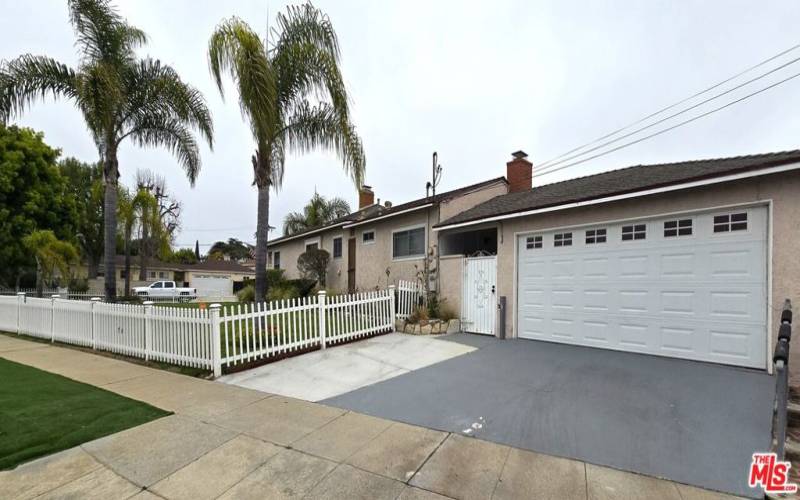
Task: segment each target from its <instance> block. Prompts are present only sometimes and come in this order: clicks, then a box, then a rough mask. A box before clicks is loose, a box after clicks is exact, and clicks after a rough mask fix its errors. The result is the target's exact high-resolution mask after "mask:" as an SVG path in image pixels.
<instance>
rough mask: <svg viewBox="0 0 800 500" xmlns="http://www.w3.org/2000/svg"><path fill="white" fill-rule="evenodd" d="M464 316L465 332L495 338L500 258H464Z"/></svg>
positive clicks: (463, 327)
mask: <svg viewBox="0 0 800 500" xmlns="http://www.w3.org/2000/svg"><path fill="white" fill-rule="evenodd" d="M463 283H464V288H463V291H462V301H461V317H462V318H463V325H462V329H463V330H464V331H465V332H471V333H482V334H484V335H494V329H495V327H494V325H495V317H496V311H497V256H494V255H492V256H488V257H468V258H466V259H464V281H463Z"/></svg>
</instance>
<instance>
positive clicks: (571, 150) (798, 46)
mask: <svg viewBox="0 0 800 500" xmlns="http://www.w3.org/2000/svg"><path fill="white" fill-rule="evenodd" d="M798 48H800V44H798V45H795V46H793V47H790V48H788V49H786V50H784V51H782V52H780V53H778V54H776V55H774V56H772V57H769V58H767V59H765V60H763V61H761V62H759V63H758V64H755V65H753V66H750V67H749V68H747V69H745V70H743V71H740V72H739V73H737V74H735V75H733V76H731V77H729V78H726V79H725V80H722V81H721V82H718V83H715V84H714V85H712V86H710V87H708V88H706V89H703V90H701V91H700V92H696V93H695V94H693V95H691V96H689V97H687V98H685V99H682V100H680V101H678V102H676V103H673V104H670V105H669V106H667V107H665V108H661V109H659V110H658V111H656V112H654V113H651V114H649V115H647V116H645V117H644V118H641V119H639V120H637V121H635V122H633V123H630V124H628V125H625V126H624V127H622V128H618V129H617V130H614V131H613V132H610V133H608V134H606V135H603V136H601V137H598V138H597V139H594V140H592V141H590V142H587V143H585V144H582V145H580V146H578V147H576V148H573V149H570V150H569V151H567V152H565V153H562V154H560V155H558V156H556V157H554V158H551V159H549V160H547V161H545V162H543V163H541V164H540V165H539V167H547V166H550V164H551V163H553V162H555V161H556V160H559V159H561V158H563V157H564V156H567V155H570V154H572V153H574V152H576V151H580V150H581V149H584V148H585V147H587V146H591V145H593V144H596V143H597V142H600V141H602V140H605V139H608V138H609V137H612V136H614V135H616V134H618V133H620V132H623V131H625V130H628V129H629V128H631V127H635V126H636V125H638V124H640V123H642V122H645V121H647V120H649V119H650V118H653V117H655V116H657V115H660V114H661V113H663V112H665V111H669V110H670V109H672V108H674V107H676V106H680V105H681V104H683V103H685V102H687V101H690V100H692V99H694V98H695V97H699V96H701V95H703V94H705V93H706V92H710V91H712V90H714V89H715V88H718V87H720V86H722V85H725V84H726V83H728V82H730V81H732V80H735V79H736V78H738V77H740V76H742V75H744V74H746V73H749V72H750V71H752V70H754V69H756V68H759V67H761V66H763V65H765V64H767V63H769V62H772V61H774V60H775V59H778V58H779V57H781V56H783V55H786V54H788V53H789V52H792V51H794V50H797V49H798Z"/></svg>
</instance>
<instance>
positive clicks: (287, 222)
mask: <svg viewBox="0 0 800 500" xmlns="http://www.w3.org/2000/svg"><path fill="white" fill-rule="evenodd" d="M306 229H308V224H307V223H306V216H305V215H304V214H301V213H299V212H290V213H288V214H286V217H284V219H283V234H284V235H290V234H295V233H299V232H301V231H305V230H306Z"/></svg>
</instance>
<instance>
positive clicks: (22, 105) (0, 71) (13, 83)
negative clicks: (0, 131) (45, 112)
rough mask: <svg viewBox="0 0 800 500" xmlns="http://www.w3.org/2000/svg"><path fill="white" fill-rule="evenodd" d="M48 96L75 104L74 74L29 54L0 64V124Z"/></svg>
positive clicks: (48, 58)
mask: <svg viewBox="0 0 800 500" xmlns="http://www.w3.org/2000/svg"><path fill="white" fill-rule="evenodd" d="M48 94H50V95H52V96H53V97H54V98H56V97H59V96H63V97H67V98H68V99H73V100H76V101H77V100H78V99H79V90H78V84H77V80H76V77H75V71H74V70H73V69H72V68H70V67H68V66H67V65H66V64H63V63H60V62H58V61H56V60H55V59H52V58H50V57H44V56H33V55H30V54H26V55H22V56H20V57H18V58H16V59H13V60H11V61H9V62H7V63H3V64H0V121H2V122H5V121H7V120H9V119H10V118H11V117H13V116H17V115H20V114H22V112H24V111H25V109H26V108H28V107H30V106H31V104H33V103H34V102H35V101H37V100H39V99H45V98H46V97H47V96H48Z"/></svg>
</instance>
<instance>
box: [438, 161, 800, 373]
mask: <svg viewBox="0 0 800 500" xmlns="http://www.w3.org/2000/svg"><path fill="white" fill-rule="evenodd" d="M534 173H535V172H534V170H533V165H532V164H531V162H529V161H528V160H527V158H526V155H525V153H523V152H521V151H520V152H517V153H515V154H514V159H513V160H512V161H510V162H508V164H507V177H508V182H509V189H508V193H506V194H502V195H499V196H496V197H493V198H492V199H490V200H487V201H485V202H483V203H480V204H477V205H475V206H473V207H472V208H470V209H467V210H464V211H461V212H460V213H458V214H455V215H453V216H452V217H449V218H447V219H444V220H443V221H442V222H439V223H436V224H434V229H435V231H436V233H437V234H438V241H439V247H440V250H441V251H442V254H443V255H442V260H443V261H444V260H445V259H446V258H447V255H448V254H450V253H451V252H449V251H448V249H449V248H450V244H449V241H450V240H453V239H455V240H463V239H466V240H471V241H475V240H476V236H477V235H483V234H486V232H487V231H491V232H493V233H494V234H496V241H497V243H496V246H495V244H494V243H492V244H491V245H490V246H487V247H486V248H484V249H483V250H485V251H486V253H487V254H489V255H490V256H488V257H476V258H470V257H465V256H464V255H463V254H462V255H458V256H457V257H454V259H455V260H456V261H457V262H459V264H458V265H456V266H453V269H459V268H460V269H464V272H462V273H459V272H457V271H448V270H447V268H444V267H443V269H442V281H443V282H445V281H447V282H450V281H457V280H459V279H462V280H463V281H462V282H461V284H460V286H457V287H456V288H460V289H461V292H460V293H461V295H462V297H463V301H464V307H462V317H463V319H464V321H465V329H466V330H468V331H477V332H480V333H486V334H490V335H497V336H505V337H518V338H525V339H534V340H544V341H549V342H560V343H566V344H574V345H580V346H591V347H597V348H604V349H614V350H622V351H633V352H639V353H645V354H652V355H659V356H671V357H677V358H685V359H691V360H698V361H708V362H714V363H723V364H728V365H737V366H742V367H748V368H756V369H762V370H765V369H766V370H770V369H771V352H772V349H773V346H774V342H775V341H776V337H777V332H778V323H779V321H780V310H781V308H782V305H783V302H784V299H787V298H788V299H791V300H792V301H793V302H795V303H797V302H798V300H800V258H798V249H799V248H800V238H798V229H797V224H798V220H800V219H798V217H800V151H788V152H780V153H769V154H759V155H752V156H740V157H734V158H719V159H708V160H695V161H686V162H679V163H666V164H658V165H637V166H633V167H628V168H623V169H619V170H612V171H609V172H603V173H600V174H596V175H589V176H585V177H579V178H575V179H571V180H567V181H563V182H556V183H552V184H543V185H536V186H532V181H531V179H532V175H533V174H534ZM477 240H479V241H482V240H480V238H477ZM495 250H496V251H495ZM453 253H456V252H453ZM501 297H503V298H504V300H505V311H504V314H503V315H502V316H501V315H498V314H496V312H495V311H497V309H498V308H497V305H498V302H500V298H501ZM790 366H792V365H790Z"/></svg>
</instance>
